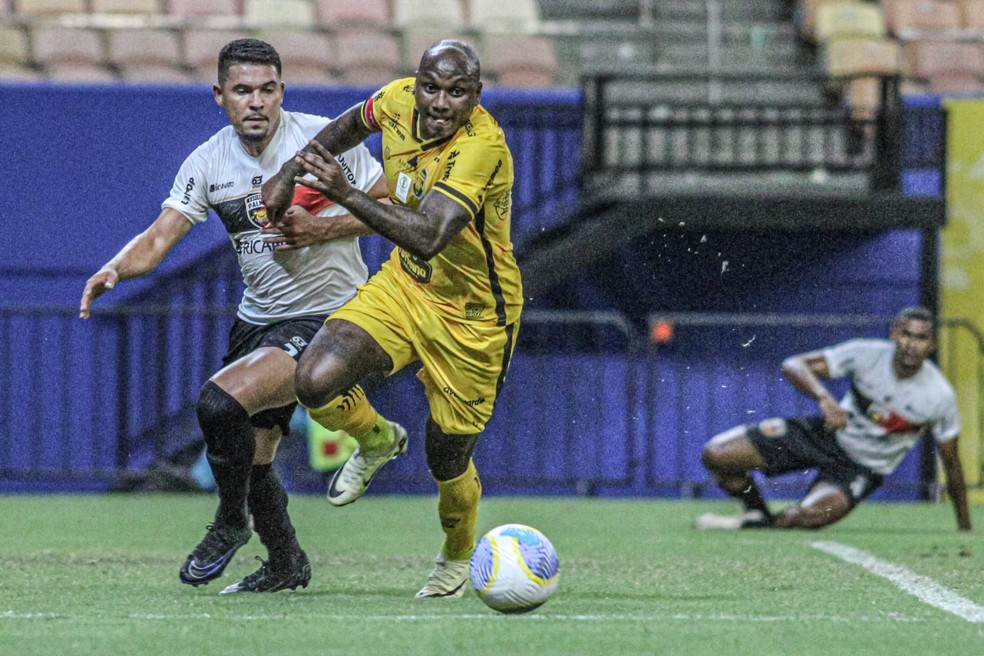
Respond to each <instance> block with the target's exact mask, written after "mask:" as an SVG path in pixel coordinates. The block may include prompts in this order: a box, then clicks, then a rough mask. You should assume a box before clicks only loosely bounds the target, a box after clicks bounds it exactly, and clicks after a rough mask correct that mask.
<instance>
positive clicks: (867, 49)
mask: <svg viewBox="0 0 984 656" xmlns="http://www.w3.org/2000/svg"><path fill="white" fill-rule="evenodd" d="M824 68H825V69H826V71H827V75H829V76H830V77H832V78H844V77H854V76H858V75H883V76H889V75H897V74H898V73H899V72H900V71H901V62H900V46H899V42H898V41H896V40H895V39H835V40H833V41H831V42H830V43H828V44H826V46H825V47H824Z"/></svg>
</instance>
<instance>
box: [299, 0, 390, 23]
mask: <svg viewBox="0 0 984 656" xmlns="http://www.w3.org/2000/svg"><path fill="white" fill-rule="evenodd" d="M315 6H316V16H317V20H318V24H319V25H321V26H322V27H324V28H327V29H334V28H337V27H341V26H345V25H351V24H353V23H355V24H363V25H371V26H373V27H376V28H377V29H379V28H382V29H385V28H388V27H389V26H390V24H391V23H392V21H393V17H392V15H391V14H390V0H317V2H316V3H315Z"/></svg>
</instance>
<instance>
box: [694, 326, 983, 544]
mask: <svg viewBox="0 0 984 656" xmlns="http://www.w3.org/2000/svg"><path fill="white" fill-rule="evenodd" d="M889 338H890V339H887V340H884V339H854V340H850V341H847V342H844V343H842V344H838V345H836V346H832V347H829V348H826V349H823V350H820V351H812V352H809V353H803V354H800V355H794V356H792V357H789V358H787V359H786V360H785V361H784V362H783V364H782V371H783V374H785V376H786V378H787V379H789V381H790V382H791V383H792V384H793V386H795V387H796V389H798V390H799V391H800V392H802V393H803V394H805V395H807V396H809V397H810V398H812V399H815V400H816V401H817V404H818V405H819V407H820V413H821V414H820V415H818V416H811V417H797V418H788V419H783V418H773V419H766V420H765V421H762V422H760V423H759V424H757V425H750V426H736V427H734V428H731V429H730V430H727V431H725V432H723V433H721V434H719V435H716V436H714V437H713V438H712V439H711V440H710V441H709V442H708V443H707V444H706V445H705V446H704V451H703V460H704V465H705V466H706V467H707V468H708V470H709V471H710V472H711V473H712V474H713V475H714V478H715V479H716V480H717V482H718V484H719V485H720V486H721V488H722V489H724V490H725V491H726V492H728V494H730V495H731V496H733V497H735V498H737V499H738V500H740V501H741V502H742V504H743V505H744V512H742V513H741V514H739V515H737V516H722V515H715V514H712V513H707V514H704V515H701V516H700V517H698V518H697V520H696V522H695V526H696V527H697V528H699V529H740V528H811V529H816V528H821V527H823V526H828V525H830V524H833V523H834V522H836V521H838V520H840V519H842V518H844V517H845V516H846V515H847V514H848V513H849V512H851V510H852V509H854V507H855V506H856V505H857V504H858V503H860V502H861V500H863V499H864V498H865V497H867V496H868V495H869V494H871V493H872V492H874V491H875V490H876V489H878V487H879V486H880V485H881V484H882V480H883V477H885V476H887V475H889V474H891V473H892V471H894V470H895V468H896V467H897V466H898V465H899V463H900V462H901V461H902V459H903V458H904V457H905V455H906V454H907V453H908V452H909V451H910V450H911V449H912V448H913V447H914V446H915V445H916V444H917V443H918V441H919V438H920V437H921V436H922V435H923V434H924V433H928V434H930V435H932V436H933V438H934V440H935V442H936V446H937V450H938V452H939V454H940V459H941V461H942V462H943V468H944V470H945V471H946V484H947V492H948V494H949V496H950V499H951V500H952V501H953V507H954V510H955V512H956V518H957V527H958V528H959V529H960V530H961V531H969V530H970V528H971V527H970V515H969V513H968V511H967V493H966V488H965V485H964V476H963V469H962V468H961V465H960V458H959V454H958V451H957V435H958V434H959V432H960V420H959V418H958V415H957V402H956V396H955V395H954V392H953V388H952V387H951V386H950V383H949V382H948V381H947V380H946V378H945V377H944V376H943V374H942V373H941V372H940V370H939V369H938V368H937V367H936V365H934V364H933V363H932V362H930V361H929V360H928V359H927V358H928V357H929V355H930V354H931V353H932V352H933V350H934V348H935V347H936V331H935V321H934V317H933V315H932V313H931V312H929V310H927V309H925V308H922V307H910V308H906V309H904V310H902V311H901V312H899V314H898V315H897V316H896V317H895V319H894V321H893V322H892V327H891V331H890V334H889ZM841 377H848V378H850V381H851V388H850V390H849V391H848V392H847V393H846V394H845V395H844V398H843V399H841V401H840V403H838V402H837V400H836V399H835V398H834V397H833V396H832V395H831V393H830V391H829V390H828V389H827V388H826V387H825V386H824V384H823V383H822V382H821V379H824V378H841ZM803 469H815V470H817V475H816V478H815V479H814V481H813V483H812V484H811V485H810V488H809V490H808V492H807V493H806V496H805V497H804V498H803V499H802V500H801V501H800V502H799V503H795V504H792V505H789V506H787V507H786V508H784V509H783V510H782V511H781V512H780V513H778V514H775V515H774V514H772V513H771V512H770V510H769V508H768V506H767V505H766V502H765V500H764V499H763V497H762V494H761V492H760V490H759V488H758V486H757V485H756V484H755V480H754V479H753V478H752V471H753V470H759V471H761V472H762V473H764V474H765V475H766V476H775V475H778V474H783V473H786V472H791V471H797V470H803Z"/></svg>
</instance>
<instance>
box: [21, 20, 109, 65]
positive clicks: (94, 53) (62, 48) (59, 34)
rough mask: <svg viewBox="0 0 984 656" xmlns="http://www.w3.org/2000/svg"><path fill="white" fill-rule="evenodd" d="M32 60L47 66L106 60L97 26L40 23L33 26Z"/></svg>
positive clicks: (87, 63)
mask: <svg viewBox="0 0 984 656" xmlns="http://www.w3.org/2000/svg"><path fill="white" fill-rule="evenodd" d="M31 34H32V43H33V45H34V49H33V57H34V61H36V62H37V63H39V64H41V65H43V66H44V67H45V69H46V70H47V69H48V68H49V67H58V66H71V67H80V68H84V67H93V68H94V67H98V66H101V65H102V64H104V63H105V61H106V56H105V52H104V49H103V35H102V33H101V32H100V31H99V30H94V29H85V28H75V27H56V26H47V25H39V26H36V27H34V28H32V31H31Z"/></svg>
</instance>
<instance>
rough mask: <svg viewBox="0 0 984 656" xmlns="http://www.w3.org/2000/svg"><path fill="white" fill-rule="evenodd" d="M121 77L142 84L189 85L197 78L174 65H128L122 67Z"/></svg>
mask: <svg viewBox="0 0 984 656" xmlns="http://www.w3.org/2000/svg"><path fill="white" fill-rule="evenodd" d="M119 70H120V77H121V78H122V79H123V80H124V81H126V82H135V83H141V84H189V83H191V82H196V81H197V80H196V79H195V76H194V75H192V74H191V73H189V72H188V71H186V70H184V69H182V68H180V67H178V66H175V65H173V64H128V65H126V66H121V67H120V69H119Z"/></svg>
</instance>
